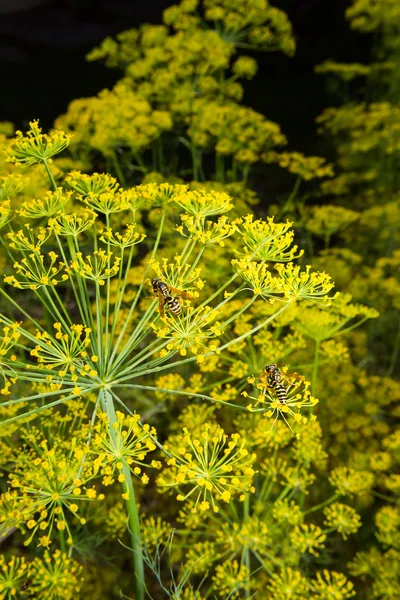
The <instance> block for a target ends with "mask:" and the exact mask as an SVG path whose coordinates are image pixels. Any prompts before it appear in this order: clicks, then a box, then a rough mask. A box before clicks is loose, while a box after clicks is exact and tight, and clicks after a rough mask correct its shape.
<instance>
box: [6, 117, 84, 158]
mask: <svg viewBox="0 0 400 600" xmlns="http://www.w3.org/2000/svg"><path fill="white" fill-rule="evenodd" d="M15 136H16V137H15V138H14V139H13V140H11V142H10V144H9V145H8V146H7V148H6V155H7V160H8V161H10V162H13V163H21V164H23V165H26V166H28V165H34V164H36V163H39V162H42V161H43V162H47V161H48V160H49V159H51V158H52V157H53V156H55V155H56V154H59V153H60V152H62V151H63V150H65V148H66V147H67V146H68V144H69V141H70V139H71V137H72V136H71V135H70V134H67V133H64V132H63V131H53V132H51V133H50V134H44V133H42V129H41V128H40V127H39V121H31V122H30V123H29V130H28V131H27V133H26V135H25V136H24V135H23V133H22V132H21V131H16V132H15Z"/></svg>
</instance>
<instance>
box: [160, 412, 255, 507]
mask: <svg viewBox="0 0 400 600" xmlns="http://www.w3.org/2000/svg"><path fill="white" fill-rule="evenodd" d="M183 432H184V435H183V436H182V437H181V438H180V440H178V441H177V442H176V443H174V446H173V447H172V446H171V445H170V444H168V443H167V444H166V446H165V447H166V449H167V450H168V452H169V453H170V454H171V458H169V459H168V460H167V467H166V468H165V469H164V470H163V473H162V475H160V477H159V478H158V485H159V487H160V488H167V489H173V488H177V489H178V491H180V490H181V489H182V490H183V489H188V488H189V491H187V492H186V493H184V492H183V491H182V492H180V493H179V494H178V496H177V500H179V501H181V502H183V501H187V500H188V499H190V500H195V505H194V508H193V511H196V510H200V511H202V512H204V511H207V510H209V509H210V508H211V507H212V509H213V510H214V512H218V511H219V503H220V502H221V501H223V502H227V503H228V502H230V500H231V499H233V498H234V497H235V496H239V500H242V501H243V500H244V499H245V495H246V493H248V492H250V491H254V488H253V487H252V480H253V476H254V469H253V466H252V465H253V463H254V461H255V459H256V455H255V454H250V453H249V451H248V450H247V448H246V442H245V440H244V439H242V438H241V436H240V435H239V434H237V433H234V434H232V435H231V436H230V438H229V437H228V435H227V434H226V433H225V432H224V431H223V429H221V427H219V426H212V425H210V424H209V423H206V424H205V425H203V427H202V428H201V429H198V430H196V432H192V433H191V432H189V431H188V429H187V428H184V429H183Z"/></svg>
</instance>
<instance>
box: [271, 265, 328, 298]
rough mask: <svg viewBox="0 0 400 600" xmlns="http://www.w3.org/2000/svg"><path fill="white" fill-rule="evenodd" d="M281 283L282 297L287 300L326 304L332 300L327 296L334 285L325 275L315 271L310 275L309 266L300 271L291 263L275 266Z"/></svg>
mask: <svg viewBox="0 0 400 600" xmlns="http://www.w3.org/2000/svg"><path fill="white" fill-rule="evenodd" d="M275 269H276V270H277V271H278V273H279V275H280V278H281V281H280V286H281V290H282V293H283V296H284V298H285V299H287V300H309V301H310V302H315V303H321V304H324V303H325V304H326V303H329V302H330V300H332V298H329V297H328V296H327V294H328V293H329V292H330V291H331V290H332V288H333V287H334V286H335V284H334V283H333V282H332V280H331V278H330V276H329V275H328V274H327V273H321V272H319V271H315V272H314V273H310V269H311V267H310V266H306V270H305V271H301V269H300V267H299V266H298V265H293V263H288V264H286V265H284V264H279V263H278V264H276V265H275Z"/></svg>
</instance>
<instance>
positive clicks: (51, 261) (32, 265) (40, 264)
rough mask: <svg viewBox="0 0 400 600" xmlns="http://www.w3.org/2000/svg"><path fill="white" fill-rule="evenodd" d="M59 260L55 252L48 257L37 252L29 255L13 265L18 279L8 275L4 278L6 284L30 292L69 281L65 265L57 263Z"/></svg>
mask: <svg viewBox="0 0 400 600" xmlns="http://www.w3.org/2000/svg"><path fill="white" fill-rule="evenodd" d="M57 259H58V254H56V253H55V252H49V253H48V255H47V256H45V255H44V254H39V253H36V252H34V253H32V254H29V255H28V256H27V257H26V258H22V259H21V261H20V262H17V261H16V262H15V263H14V264H13V267H14V269H15V272H16V273H17V275H18V279H17V278H16V277H15V276H14V275H8V276H6V277H4V282H5V283H8V284H9V285H12V286H14V287H16V288H19V289H23V288H28V289H30V290H38V289H39V288H41V287H46V286H55V285H57V284H58V283H60V282H62V281H66V280H67V279H68V275H67V273H65V272H64V268H65V264H64V263H63V262H57Z"/></svg>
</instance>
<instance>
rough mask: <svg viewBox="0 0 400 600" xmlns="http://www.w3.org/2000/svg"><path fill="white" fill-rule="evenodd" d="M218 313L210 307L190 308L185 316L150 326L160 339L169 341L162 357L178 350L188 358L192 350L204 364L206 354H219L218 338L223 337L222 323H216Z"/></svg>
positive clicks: (164, 319)
mask: <svg viewBox="0 0 400 600" xmlns="http://www.w3.org/2000/svg"><path fill="white" fill-rule="evenodd" d="M216 317H217V312H216V311H215V310H213V309H211V308H210V307H209V306H203V307H200V308H198V309H196V310H195V309H194V308H193V307H188V308H187V310H186V311H185V314H183V313H181V314H180V315H178V316H175V315H174V316H173V318H168V317H166V316H165V317H163V318H162V319H161V320H160V321H159V322H158V324H157V325H155V324H154V323H151V324H150V327H151V328H152V329H153V330H154V331H155V333H156V334H157V336H158V337H160V338H164V339H166V340H169V342H168V343H167V344H166V349H164V350H162V351H161V353H162V355H166V353H167V352H168V351H171V350H178V351H179V353H180V355H181V356H186V354H187V351H188V350H190V352H192V353H193V354H195V355H196V356H197V360H198V362H200V363H201V362H204V354H205V353H206V352H217V351H218V343H217V341H212V340H215V338H216V337H219V336H220V335H222V333H223V332H222V329H221V323H220V322H219V321H215V319H216Z"/></svg>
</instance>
